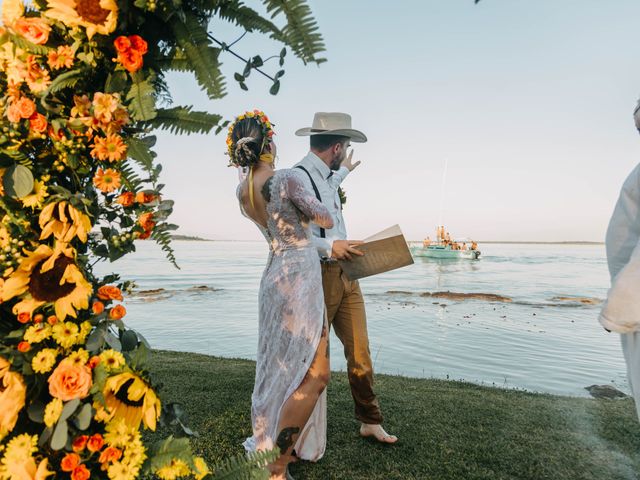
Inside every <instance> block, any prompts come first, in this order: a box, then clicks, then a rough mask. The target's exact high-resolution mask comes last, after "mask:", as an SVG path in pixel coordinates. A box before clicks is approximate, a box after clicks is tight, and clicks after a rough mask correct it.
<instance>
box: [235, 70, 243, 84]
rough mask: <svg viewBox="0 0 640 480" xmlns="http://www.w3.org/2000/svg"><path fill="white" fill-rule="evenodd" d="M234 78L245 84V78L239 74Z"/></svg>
mask: <svg viewBox="0 0 640 480" xmlns="http://www.w3.org/2000/svg"><path fill="white" fill-rule="evenodd" d="M233 78H235V79H236V81H237V82H244V77H243V76H242V75H240V74H239V73H238V72H236V73H234V74H233Z"/></svg>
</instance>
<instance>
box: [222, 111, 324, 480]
mask: <svg viewBox="0 0 640 480" xmlns="http://www.w3.org/2000/svg"><path fill="white" fill-rule="evenodd" d="M272 136H273V130H272V126H271V123H270V122H269V119H268V118H267V117H266V115H265V114H264V113H262V112H259V111H257V110H256V111H253V112H247V113H245V114H244V115H240V116H239V117H237V118H236V120H235V122H234V123H233V124H232V125H231V127H230V128H229V136H228V137H227V147H228V154H229V157H230V165H233V166H236V167H241V168H243V169H244V171H245V172H248V176H247V178H246V179H245V180H244V181H242V183H240V185H238V189H237V192H236V194H237V197H238V201H239V203H240V210H241V212H242V214H243V215H244V216H245V217H248V218H249V219H250V220H252V221H253V222H254V223H255V225H256V226H257V227H258V229H259V230H260V231H261V232H262V234H263V235H264V237H265V239H266V240H267V243H268V244H269V258H268V260H267V266H266V268H265V270H264V273H263V275H262V279H261V281H260V293H259V330H258V354H257V362H256V378H255V385H254V389H253V395H252V397H251V400H252V401H251V420H252V425H253V436H252V437H250V438H248V439H247V440H246V441H245V442H244V446H245V449H246V450H247V451H254V450H270V449H272V448H274V447H278V448H279V449H280V457H279V458H278V460H277V461H275V462H274V463H273V464H271V465H269V466H268V469H269V471H270V472H271V479H274V480H275V479H286V478H288V479H290V478H291V476H290V475H289V473H288V470H287V466H288V464H289V462H291V461H292V460H294V458H295V457H298V458H303V459H305V460H311V461H317V460H319V459H320V458H321V457H322V455H323V454H324V449H325V444H326V393H325V388H326V386H327V383H328V381H329V375H330V373H329V350H328V349H329V345H328V328H327V321H326V312H325V305H324V298H323V294H322V277H321V273H320V263H319V262H318V254H317V252H316V249H315V247H314V246H313V244H312V241H311V238H312V234H311V230H310V227H309V222H314V223H316V224H318V225H319V226H321V227H323V228H332V226H333V221H332V219H331V216H330V213H329V211H328V210H327V209H326V208H325V207H324V206H323V205H322V204H321V203H320V202H319V201H318V200H317V199H316V197H315V196H314V194H313V193H312V192H309V191H308V190H307V189H306V188H305V187H304V180H303V178H302V177H301V175H304V173H301V172H298V171H297V170H295V169H282V170H277V171H275V169H274V157H275V153H276V146H275V144H274V143H273V140H272Z"/></svg>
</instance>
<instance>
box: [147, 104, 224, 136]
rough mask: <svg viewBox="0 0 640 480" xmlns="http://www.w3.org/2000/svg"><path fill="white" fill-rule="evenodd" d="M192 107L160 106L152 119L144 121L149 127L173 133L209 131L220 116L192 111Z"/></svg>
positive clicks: (216, 123)
mask: <svg viewBox="0 0 640 480" xmlns="http://www.w3.org/2000/svg"><path fill="white" fill-rule="evenodd" d="M192 108H193V107H192V106H190V105H188V106H181V107H174V108H161V109H159V110H158V114H157V115H156V117H155V118H154V119H153V120H150V121H148V122H146V125H147V126H149V127H151V128H160V129H162V130H169V131H170V132H171V133H174V134H191V133H209V132H210V131H211V130H212V129H213V128H214V127H216V126H217V125H218V122H220V120H222V116H220V115H215V114H212V113H207V112H198V111H196V112H194V111H192V110H191V109H192Z"/></svg>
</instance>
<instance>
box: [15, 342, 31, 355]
mask: <svg viewBox="0 0 640 480" xmlns="http://www.w3.org/2000/svg"><path fill="white" fill-rule="evenodd" d="M29 350H31V344H30V343H29V342H20V343H19V344H18V351H19V352H22V353H24V352H28V351H29Z"/></svg>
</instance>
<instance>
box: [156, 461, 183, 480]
mask: <svg viewBox="0 0 640 480" xmlns="http://www.w3.org/2000/svg"><path fill="white" fill-rule="evenodd" d="M190 472H191V470H190V469H189V466H188V465H187V464H186V463H184V462H183V461H182V460H178V459H175V458H174V459H172V460H171V462H170V463H169V464H167V465H165V466H163V467H161V468H159V469H158V470H156V472H155V473H156V475H157V476H158V477H160V478H161V479H162V480H175V479H176V478H178V477H186V476H187V475H189V473H190Z"/></svg>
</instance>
